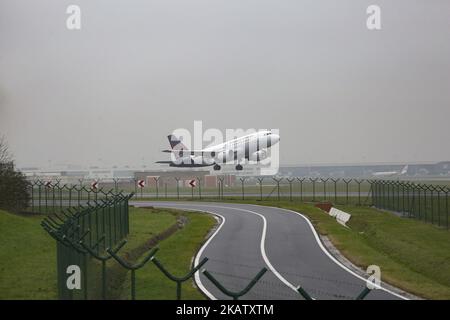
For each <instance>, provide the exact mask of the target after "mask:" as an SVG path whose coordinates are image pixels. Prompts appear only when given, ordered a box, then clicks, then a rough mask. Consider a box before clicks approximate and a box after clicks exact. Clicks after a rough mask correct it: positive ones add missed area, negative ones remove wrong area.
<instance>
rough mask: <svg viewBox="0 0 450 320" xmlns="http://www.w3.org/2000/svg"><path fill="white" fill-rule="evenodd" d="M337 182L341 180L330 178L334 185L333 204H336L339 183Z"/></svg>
mask: <svg viewBox="0 0 450 320" xmlns="http://www.w3.org/2000/svg"><path fill="white" fill-rule="evenodd" d="M339 180H341V179H339V178H338V179H334V178H331V181H333V184H334V202H336V203H337V202H338V200H337V183H338V182H339Z"/></svg>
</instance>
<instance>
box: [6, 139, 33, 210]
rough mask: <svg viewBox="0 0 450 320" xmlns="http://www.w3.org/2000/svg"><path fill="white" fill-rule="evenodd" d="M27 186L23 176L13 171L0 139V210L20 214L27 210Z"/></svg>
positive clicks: (12, 164)
mask: <svg viewBox="0 0 450 320" xmlns="http://www.w3.org/2000/svg"><path fill="white" fill-rule="evenodd" d="M28 185H29V184H28V181H27V180H26V178H25V176H24V175H23V174H22V173H21V172H18V171H15V170H14V163H13V161H12V160H11V157H10V156H9V153H8V149H7V147H6V144H5V142H4V140H3V139H2V138H0V209H5V210H9V211H13V212H21V211H23V210H25V209H26V208H28V205H29V202H30V194H29V190H28Z"/></svg>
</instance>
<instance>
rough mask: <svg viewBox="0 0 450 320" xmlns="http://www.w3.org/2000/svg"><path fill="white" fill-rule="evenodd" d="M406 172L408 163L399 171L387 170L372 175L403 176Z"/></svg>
mask: <svg viewBox="0 0 450 320" xmlns="http://www.w3.org/2000/svg"><path fill="white" fill-rule="evenodd" d="M406 172H408V165H406V166H404V167H403V169H402V170H401V171H400V172H399V171H385V172H382V171H380V172H373V173H372V175H373V176H376V177H379V176H383V177H389V176H396V175H399V176H402V175H404V174H406Z"/></svg>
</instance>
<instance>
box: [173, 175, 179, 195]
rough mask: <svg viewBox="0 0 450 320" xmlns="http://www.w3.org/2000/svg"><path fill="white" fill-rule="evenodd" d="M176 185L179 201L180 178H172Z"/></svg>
mask: <svg viewBox="0 0 450 320" xmlns="http://www.w3.org/2000/svg"><path fill="white" fill-rule="evenodd" d="M174 179H175V181H176V183H177V199H178V200H180V183H179V182H180V178H177V177H174Z"/></svg>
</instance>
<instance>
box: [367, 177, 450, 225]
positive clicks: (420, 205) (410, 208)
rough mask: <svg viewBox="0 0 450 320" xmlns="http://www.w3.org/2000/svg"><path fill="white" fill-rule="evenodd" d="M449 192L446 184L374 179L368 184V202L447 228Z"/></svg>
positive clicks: (377, 206)
mask: <svg viewBox="0 0 450 320" xmlns="http://www.w3.org/2000/svg"><path fill="white" fill-rule="evenodd" d="M449 193H450V188H449V187H447V186H439V185H431V184H420V183H413V182H407V181H389V180H376V181H374V182H373V184H372V202H373V205H374V206H375V207H376V208H380V209H384V210H390V211H393V212H396V213H399V214H401V215H402V216H404V217H408V218H414V219H418V220H421V221H424V222H427V223H431V224H434V225H437V226H439V227H445V228H446V229H448V228H449V214H450V212H449Z"/></svg>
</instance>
